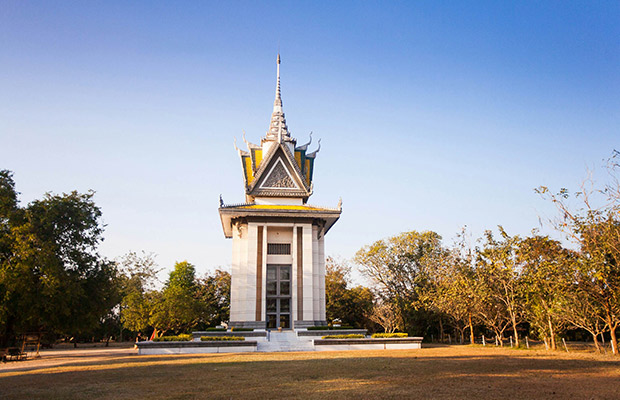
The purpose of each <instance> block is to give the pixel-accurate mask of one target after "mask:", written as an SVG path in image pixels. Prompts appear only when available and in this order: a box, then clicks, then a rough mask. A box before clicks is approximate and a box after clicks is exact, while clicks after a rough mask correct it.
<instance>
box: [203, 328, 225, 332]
mask: <svg viewBox="0 0 620 400" xmlns="http://www.w3.org/2000/svg"><path fill="white" fill-rule="evenodd" d="M205 331H208V332H226V328H207V329H205Z"/></svg>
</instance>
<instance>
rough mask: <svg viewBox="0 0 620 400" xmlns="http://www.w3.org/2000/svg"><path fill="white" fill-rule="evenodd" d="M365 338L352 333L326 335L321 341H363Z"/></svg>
mask: <svg viewBox="0 0 620 400" xmlns="http://www.w3.org/2000/svg"><path fill="white" fill-rule="evenodd" d="M364 337H365V336H364V335H362V334H358V333H350V334H348V335H326V336H323V337H321V339H363V338H364Z"/></svg>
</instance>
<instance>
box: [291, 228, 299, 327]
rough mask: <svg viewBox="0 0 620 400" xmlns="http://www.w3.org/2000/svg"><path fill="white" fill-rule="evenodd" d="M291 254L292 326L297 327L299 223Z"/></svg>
mask: <svg viewBox="0 0 620 400" xmlns="http://www.w3.org/2000/svg"><path fill="white" fill-rule="evenodd" d="M291 256H292V257H293V262H292V263H291V326H292V327H293V328H295V326H294V324H295V321H297V295H298V293H297V279H298V276H297V265H298V262H299V260H298V259H297V225H295V224H293V243H291Z"/></svg>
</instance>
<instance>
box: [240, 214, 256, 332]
mask: <svg viewBox="0 0 620 400" xmlns="http://www.w3.org/2000/svg"><path fill="white" fill-rule="evenodd" d="M257 240H258V229H257V226H256V224H255V223H249V224H248V234H247V241H246V243H247V246H246V249H247V250H246V254H245V259H246V262H245V271H244V273H243V276H244V280H245V288H244V291H245V296H244V299H245V302H244V306H243V310H244V312H243V321H254V320H255V319H256V253H257V251H258V246H257V242H256V241H257Z"/></svg>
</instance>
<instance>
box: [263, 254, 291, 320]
mask: <svg viewBox="0 0 620 400" xmlns="http://www.w3.org/2000/svg"><path fill="white" fill-rule="evenodd" d="M280 327H281V328H283V329H289V328H290V327H291V266H290V265H278V264H267V328H268V329H277V328H280Z"/></svg>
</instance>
